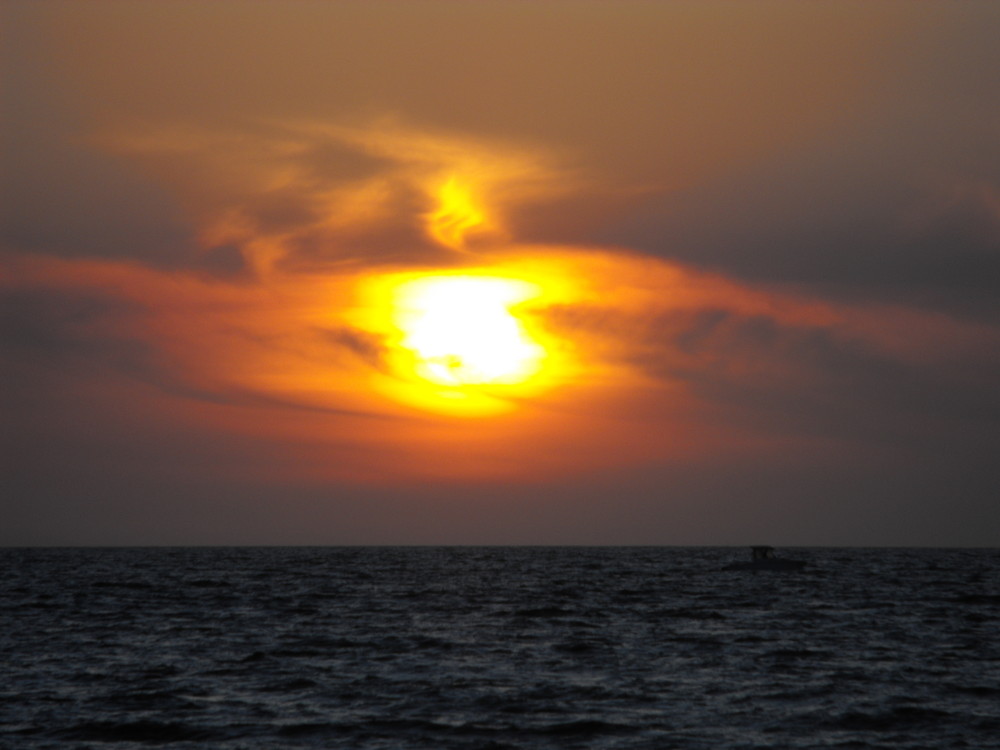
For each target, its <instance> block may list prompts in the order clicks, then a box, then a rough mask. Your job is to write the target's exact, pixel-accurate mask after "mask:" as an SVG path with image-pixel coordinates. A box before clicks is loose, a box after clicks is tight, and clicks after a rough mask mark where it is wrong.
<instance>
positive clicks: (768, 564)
mask: <svg viewBox="0 0 1000 750" xmlns="http://www.w3.org/2000/svg"><path fill="white" fill-rule="evenodd" d="M805 566H806V564H805V562H803V561H802V560H788V559H785V558H783V557H775V556H774V547H767V546H765V545H757V546H754V547H751V548H750V560H749V561H747V562H737V563H730V564H729V565H727V566H726V567H724V568H723V570H802V568H804V567H805Z"/></svg>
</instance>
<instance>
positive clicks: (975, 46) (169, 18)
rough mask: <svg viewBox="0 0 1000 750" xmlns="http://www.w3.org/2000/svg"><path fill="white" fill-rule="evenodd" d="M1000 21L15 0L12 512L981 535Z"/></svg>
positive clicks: (405, 527) (715, 9)
mask: <svg viewBox="0 0 1000 750" xmlns="http://www.w3.org/2000/svg"><path fill="white" fill-rule="evenodd" d="M998 33H1000V5H998V4H997V3H993V2H985V1H982V2H975V1H970V2H963V3H951V2H943V1H942V2H883V1H881V0H874V1H871V0H866V1H865V2H852V1H851V0H838V1H837V2H826V1H824V0H818V1H817V2H809V3H801V2H792V1H791V0H787V1H771V2H767V1H764V0H761V1H757V0H752V1H751V2H745V3H732V2H717V1H716V0H705V1H704V2H652V1H649V2H642V1H638V0H621V1H619V2H609V1H607V0H602V1H600V2H592V1H589V0H579V1H574V2H569V1H568V0H552V1H551V2H545V3H537V2H527V1H521V0H503V1H502V2H500V1H494V0H483V1H481V2H475V3H464V2H457V1H454V0H448V1H443V0H424V1H422V2H402V1H399V2H387V1H386V0H370V1H366V2H360V1H359V2H350V1H348V2H338V3H329V2H318V1H317V2H313V1H310V0H297V1H296V2H284V1H281V2H279V1H278V0H260V1H258V2H237V1H236V0H217V1H215V2H211V3H208V2H190V1H185V0H176V1H172V2H165V1H163V2H155V1H154V2H143V3H135V2H131V1H129V2H124V1H116V0H103V1H102V2H87V3H80V2H74V1H66V2H57V1H55V0H30V1H28V0H23V1H22V0H0V426H2V431H0V440H2V445H0V472H2V480H3V487H4V491H3V493H2V495H3V497H2V498H0V521H2V523H0V544H2V545H160V544H170V545H187V544H191V545H200V544H334V545H342V544H588V545H589V544H609V545H617V544H650V545H743V544H753V543H758V544H759V543H764V544H775V545H783V546H793V547H794V546H812V545H853V546H879V545H913V546H1000V492H998V490H1000V461H998V460H997V456H998V453H1000V75H998V72H1000V46H998V45H996V44H995V39H996V37H997V34H998Z"/></svg>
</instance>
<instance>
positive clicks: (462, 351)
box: [395, 276, 545, 387]
mask: <svg viewBox="0 0 1000 750" xmlns="http://www.w3.org/2000/svg"><path fill="white" fill-rule="evenodd" d="M537 294H538V290H537V288H536V287H535V286H534V285H533V284H529V283H527V282H524V281H519V280H515V279H505V278H499V277H489V276H435V277H430V278H423V279H416V280H413V281H410V282H408V283H406V284H404V285H402V286H401V287H400V288H399V289H398V290H397V303H396V315H395V322H396V325H397V326H398V328H399V330H400V331H401V333H402V336H401V339H400V342H399V344H400V346H401V347H402V348H403V349H405V350H407V351H408V352H409V353H410V354H411V355H412V360H413V361H412V366H413V370H414V372H415V374H416V375H417V376H418V377H420V378H423V379H424V380H427V381H430V382H432V383H435V384H437V385H443V386H453V387H454V386H464V385H510V384H516V383H521V382H524V381H526V380H528V379H529V378H531V377H532V376H533V375H535V374H536V373H537V372H538V371H539V370H540V369H541V366H542V361H543V359H544V357H545V349H544V348H543V347H542V346H541V345H540V344H538V343H537V342H536V341H534V340H533V339H532V338H531V337H530V336H529V334H528V333H527V331H526V330H525V328H524V325H523V324H522V323H521V321H520V320H518V318H517V317H516V316H515V314H514V313H513V312H512V311H511V309H512V308H513V307H514V306H515V305H517V304H519V303H521V302H524V301H525V300H527V299H530V298H531V297H534V296H536V295H537Z"/></svg>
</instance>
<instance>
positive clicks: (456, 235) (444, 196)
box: [427, 176, 487, 250]
mask: <svg viewBox="0 0 1000 750" xmlns="http://www.w3.org/2000/svg"><path fill="white" fill-rule="evenodd" d="M436 198H437V200H438V207H437V209H436V210H435V211H433V212H432V213H431V214H429V215H428V216H427V229H428V232H429V233H430V235H431V237H433V238H434V239H435V240H436V241H437V242H439V243H440V244H442V245H444V246H445V247H450V248H452V249H453V250H460V249H462V247H463V245H464V244H465V235H466V234H467V233H468V232H469V231H470V230H472V229H477V228H485V227H486V225H487V220H486V212H485V209H483V208H482V207H481V206H480V205H479V203H478V202H477V200H476V199H475V197H474V196H473V194H472V192H471V190H470V189H469V187H468V186H467V185H465V184H463V183H461V182H459V180H458V179H457V178H455V177H454V176H453V177H450V178H449V179H448V180H447V181H446V182H445V183H444V184H443V185H442V186H441V187H440V188H439V189H438V190H437V195H436Z"/></svg>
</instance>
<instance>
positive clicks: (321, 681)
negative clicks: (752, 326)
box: [0, 548, 1000, 750]
mask: <svg viewBox="0 0 1000 750" xmlns="http://www.w3.org/2000/svg"><path fill="white" fill-rule="evenodd" d="M785 554H787V555H788V556H790V557H792V556H794V557H798V558H800V559H805V560H807V561H808V562H809V563H810V565H809V567H808V568H807V569H806V570H805V571H803V572H798V573H773V572H772V573H765V572H760V573H738V572H720V568H721V567H722V566H723V565H724V564H725V563H727V562H731V561H733V560H737V559H742V557H743V556H744V553H743V551H742V550H736V549H725V548H193V549H34V550H0V560H2V562H3V576H2V578H0V680H2V681H0V747H3V748H18V749H20V748H27V749H31V748H49V747H59V748H63V747H73V748H90V747H94V748H99V747H106V746H109V745H112V746H114V747H116V748H130V747H135V748H138V747H148V746H169V747H172V748H174V747H176V748H232V749H235V748H247V749H256V748H351V749H352V750H358V749H362V748H435V749H447V748H475V749H476V750H488V749H490V748H494V749H497V748H560V749H563V748H602V749H603V748H713V750H714V749H717V748H813V747H823V748H829V747H840V748H961V747H968V748H1000V627H998V625H1000V552H998V551H996V550H907V549H799V550H787V551H785Z"/></svg>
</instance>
